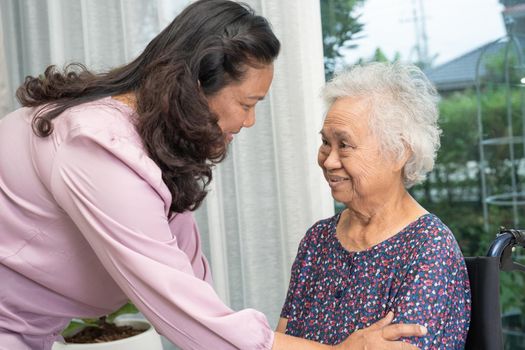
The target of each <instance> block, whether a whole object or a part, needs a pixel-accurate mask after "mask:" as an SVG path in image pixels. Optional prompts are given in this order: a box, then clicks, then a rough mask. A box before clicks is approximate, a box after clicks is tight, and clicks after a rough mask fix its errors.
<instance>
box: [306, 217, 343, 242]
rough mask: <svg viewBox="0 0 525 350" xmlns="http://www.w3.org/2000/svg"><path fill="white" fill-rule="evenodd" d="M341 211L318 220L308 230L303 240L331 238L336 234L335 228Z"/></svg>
mask: <svg viewBox="0 0 525 350" xmlns="http://www.w3.org/2000/svg"><path fill="white" fill-rule="evenodd" d="M340 216H341V213H336V214H335V215H333V216H331V217H328V218H324V219H320V220H318V221H316V222H315V223H314V224H313V225H312V226H310V228H309V229H308V230H307V231H306V233H305V235H304V237H303V241H316V242H317V241H326V240H329V239H331V237H333V236H334V235H335V230H336V227H337V222H338V221H339V217H340Z"/></svg>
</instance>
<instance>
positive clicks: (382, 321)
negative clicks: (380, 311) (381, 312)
mask: <svg viewBox="0 0 525 350" xmlns="http://www.w3.org/2000/svg"><path fill="white" fill-rule="evenodd" d="M393 319H394V313H393V312H392V311H389V312H388V313H387V314H386V316H385V317H383V318H382V319H380V320H379V321H377V322H376V323H374V324H373V325H371V326H370V327H368V328H367V329H369V330H375V329H381V328H383V327H385V326H388V325H389V324H390V323H391V322H392V320H393Z"/></svg>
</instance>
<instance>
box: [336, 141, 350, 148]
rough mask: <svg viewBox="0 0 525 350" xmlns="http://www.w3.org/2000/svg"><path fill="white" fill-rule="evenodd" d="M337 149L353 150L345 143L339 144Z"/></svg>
mask: <svg viewBox="0 0 525 350" xmlns="http://www.w3.org/2000/svg"><path fill="white" fill-rule="evenodd" d="M339 148H342V149H348V148H353V147H352V146H351V145H350V144H348V143H346V142H341V144H340V145H339Z"/></svg>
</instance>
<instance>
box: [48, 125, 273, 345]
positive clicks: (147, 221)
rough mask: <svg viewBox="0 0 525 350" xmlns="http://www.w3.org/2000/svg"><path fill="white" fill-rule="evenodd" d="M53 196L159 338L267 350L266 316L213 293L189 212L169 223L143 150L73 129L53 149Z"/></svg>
mask: <svg viewBox="0 0 525 350" xmlns="http://www.w3.org/2000/svg"><path fill="white" fill-rule="evenodd" d="M51 190H52V192H53V195H54V196H55V199H56V200H57V202H58V203H59V205H60V206H61V207H62V209H63V210H64V211H65V212H66V213H67V214H68V215H69V216H70V217H71V219H72V220H73V222H74V223H75V224H76V225H77V227H78V228H79V230H80V231H81V232H82V234H83V235H84V237H85V238H86V240H87V241H88V242H89V244H90V246H91V247H92V248H93V250H94V251H95V253H96V254H97V256H98V258H99V259H100V261H101V262H102V264H103V265H104V267H105V268H106V270H107V271H108V273H109V274H110V275H111V276H112V278H113V279H114V280H115V281H116V283H117V284H118V285H119V286H120V288H121V289H122V290H123V291H124V293H125V294H126V295H127V296H128V297H129V299H130V300H131V301H132V302H133V303H134V304H135V305H136V306H137V307H138V308H139V309H140V311H141V312H142V313H143V314H144V315H145V316H146V317H147V318H148V319H149V320H150V322H151V323H152V324H153V325H154V326H155V328H156V329H157V330H158V332H159V333H161V334H162V335H164V336H165V337H167V338H168V339H170V340H171V341H172V342H174V343H175V344H177V345H179V346H180V347H182V348H185V349H271V347H272V343H273V337H274V333H273V331H272V330H271V329H270V326H269V325H268V322H267V319H266V317H265V316H264V315H263V314H262V313H260V312H258V311H256V310H253V309H245V310H241V311H238V312H234V311H233V310H231V309H230V308H228V307H227V306H226V305H225V304H224V303H223V302H222V301H221V300H220V298H219V297H218V296H217V294H216V293H215V291H214V290H213V288H212V286H211V284H210V283H211V275H210V272H209V266H208V263H207V261H206V259H205V258H204V256H203V255H202V252H201V247H200V240H199V233H198V231H197V228H196V225H195V222H194V220H193V217H192V215H191V213H183V214H178V215H176V216H175V217H174V218H172V220H170V221H169V220H168V219H167V212H168V208H169V201H170V198H171V197H170V195H169V191H168V190H167V188H166V186H165V185H164V183H163V182H162V180H161V176H160V170H159V169H158V167H157V166H156V165H155V164H154V163H153V162H152V160H151V159H150V158H148V157H147V156H146V155H145V154H144V152H143V151H142V150H141V148H140V147H138V146H137V145H135V144H133V143H132V142H129V141H128V140H126V139H119V138H118V137H113V136H111V135H107V134H105V133H104V132H103V131H102V132H92V133H91V132H90V133H88V132H86V131H85V130H84V131H81V130H78V131H77V132H76V133H73V134H70V135H69V136H68V139H67V140H64V141H63V142H62V143H61V144H60V145H59V146H58V149H57V153H56V156H55V158H54V160H53V169H52V174H51Z"/></svg>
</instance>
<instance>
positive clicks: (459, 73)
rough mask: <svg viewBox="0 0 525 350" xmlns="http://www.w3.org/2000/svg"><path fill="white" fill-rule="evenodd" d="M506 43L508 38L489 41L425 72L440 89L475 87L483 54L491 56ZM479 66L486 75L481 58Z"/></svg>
mask: <svg viewBox="0 0 525 350" xmlns="http://www.w3.org/2000/svg"><path fill="white" fill-rule="evenodd" d="M520 42H521V43H522V45H523V43H525V41H524V39H523V38H520ZM506 44H507V40H506V38H502V39H500V40H496V41H494V42H490V43H487V44H485V45H483V46H480V47H478V48H477V49H474V50H472V51H469V52H467V53H465V54H463V55H461V56H459V57H457V58H455V59H453V60H451V61H449V62H446V63H443V64H441V65H439V66H437V67H433V68H428V69H426V70H425V74H426V75H427V77H428V78H429V79H430V81H432V82H433V83H434V85H435V86H436V88H437V89H438V90H439V91H453V90H463V89H466V88H469V87H473V86H474V85H475V83H476V66H477V64H478V60H479V59H480V58H481V56H482V55H483V56H484V57H490V56H491V55H494V54H496V53H497V52H498V51H500V50H502V49H504V47H505V45H506ZM479 68H480V69H479V74H480V75H481V76H483V75H485V73H486V68H485V65H484V60H481V62H480V67H479Z"/></svg>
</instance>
